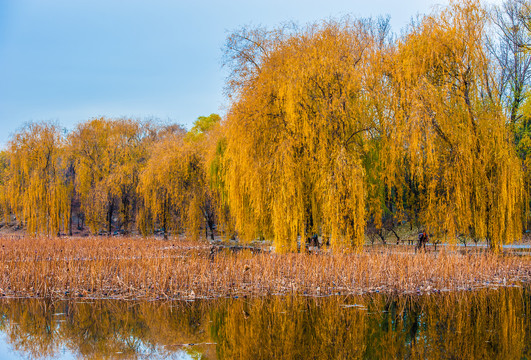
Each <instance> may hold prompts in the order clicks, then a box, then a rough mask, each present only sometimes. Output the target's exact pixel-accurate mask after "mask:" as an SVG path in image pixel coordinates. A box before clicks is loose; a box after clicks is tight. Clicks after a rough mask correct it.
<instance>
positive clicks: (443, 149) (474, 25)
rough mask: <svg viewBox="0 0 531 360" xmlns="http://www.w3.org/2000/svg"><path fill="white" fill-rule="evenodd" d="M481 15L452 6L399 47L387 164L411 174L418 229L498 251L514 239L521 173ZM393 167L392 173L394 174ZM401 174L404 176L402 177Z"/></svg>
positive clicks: (472, 7) (473, 5) (466, 6)
mask: <svg viewBox="0 0 531 360" xmlns="http://www.w3.org/2000/svg"><path fill="white" fill-rule="evenodd" d="M485 24H486V14H485V11H484V10H483V9H482V8H481V7H480V6H479V4H478V3H477V2H474V1H464V2H462V3H452V5H451V6H449V7H448V8H446V9H444V10H443V11H441V12H440V13H438V14H435V15H434V16H427V17H425V18H424V19H423V20H422V22H421V23H420V24H419V26H417V27H415V28H414V29H413V30H412V31H411V33H410V34H409V35H407V36H406V37H405V38H404V39H402V41H400V43H399V45H398V50H397V53H396V56H395V57H394V58H393V63H394V64H395V66H394V70H393V73H392V76H391V77H390V79H391V83H392V85H391V89H392V92H391V94H392V96H393V99H394V100H393V101H394V106H393V107H392V108H391V113H392V114H393V116H392V118H391V123H390V124H391V126H389V130H390V131H392V133H391V136H390V137H389V139H391V140H392V141H389V142H387V143H386V147H385V148H384V149H383V152H384V153H385V154H386V156H384V157H382V158H383V159H385V166H386V167H387V168H388V169H390V170H388V172H389V173H392V172H394V173H395V174H399V176H393V177H389V178H387V181H388V184H387V185H388V186H393V185H395V186H396V185H397V183H398V184H399V182H400V181H402V186H404V187H405V186H406V184H405V183H404V180H405V176H404V174H405V173H407V174H410V176H411V178H412V179H413V183H414V186H415V188H416V189H417V192H416V198H415V202H416V203H418V204H419V217H420V222H421V223H422V224H424V225H425V226H426V228H427V229H428V230H429V231H430V232H433V233H435V234H436V235H437V236H439V237H444V238H447V239H449V240H451V239H454V238H455V236H456V234H458V233H465V234H468V235H470V236H472V237H475V238H480V239H486V240H487V241H489V242H490V244H491V246H492V247H494V248H498V247H499V246H500V244H502V243H504V242H510V241H512V240H514V239H517V238H518V237H520V236H521V231H522V227H521V226H522V222H521V220H522V217H521V214H522V212H521V208H522V204H523V192H522V189H523V186H522V181H523V180H522V171H521V168H520V165H519V161H518V158H517V157H516V154H515V150H514V147H513V146H512V139H511V133H510V132H509V131H508V129H507V127H506V123H507V118H506V117H505V116H504V113H503V110H502V107H501V104H500V101H499V96H497V94H495V93H494V92H495V89H496V86H495V84H494V83H493V81H494V78H493V76H492V71H491V64H490V63H489V59H488V57H487V56H486V54H485V49H484V43H483V39H484V29H485ZM392 169H395V170H394V171H393V170H392ZM400 169H401V171H402V173H400Z"/></svg>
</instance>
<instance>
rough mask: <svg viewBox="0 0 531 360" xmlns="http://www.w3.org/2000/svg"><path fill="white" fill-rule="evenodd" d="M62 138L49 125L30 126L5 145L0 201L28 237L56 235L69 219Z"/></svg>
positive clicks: (58, 132)
mask: <svg viewBox="0 0 531 360" xmlns="http://www.w3.org/2000/svg"><path fill="white" fill-rule="evenodd" d="M63 153H64V138H63V136H62V134H61V131H60V129H59V128H58V127H57V126H55V125H53V124H49V123H40V124H30V125H28V126H26V127H24V128H23V129H22V130H21V131H20V132H18V133H17V134H16V135H15V136H14V137H13V139H12V140H11V141H10V142H9V150H8V152H7V154H6V153H4V156H6V155H7V156H6V158H4V159H3V162H2V163H3V164H2V165H3V166H4V167H5V166H6V162H7V168H4V170H3V179H2V180H3V189H2V190H3V196H6V197H7V199H5V200H7V201H3V203H4V205H6V206H7V209H9V210H8V211H10V212H12V213H13V214H14V215H15V216H16V218H17V221H18V222H19V223H20V224H22V225H25V226H26V227H27V230H28V232H29V233H31V234H36V233H43V234H48V235H56V234H57V233H58V232H59V231H60V230H64V229H65V228H66V226H67V224H68V223H69V216H70V209H69V206H70V203H69V201H68V199H69V197H70V189H71V188H70V186H69V184H68V182H67V179H66V177H65V168H64V164H65V162H64V157H63Z"/></svg>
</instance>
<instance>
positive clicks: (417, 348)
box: [0, 287, 531, 359]
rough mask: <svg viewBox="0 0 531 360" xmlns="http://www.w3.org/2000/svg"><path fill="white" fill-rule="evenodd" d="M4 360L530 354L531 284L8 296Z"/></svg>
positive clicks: (2, 319)
mask: <svg viewBox="0 0 531 360" xmlns="http://www.w3.org/2000/svg"><path fill="white" fill-rule="evenodd" d="M0 358H1V359H22V358H23V359H26V358H34V359H40V358H53V359H56V358H58V359H76V358H127V359H129V358H139V359H144V358H150V359H151V358H164V359H280V358H282V359H307V358H310V359H311V358H314V359H328V358H330V359H350V358H352V359H357V358H359V359H385V358H389V359H397V358H398V359H410V358H413V359H427V358H429V359H526V358H531V289H530V288H529V287H524V288H519V287H513V288H500V289H497V290H493V289H483V290H479V291H474V292H446V293H438V294H430V295H422V296H406V295H403V296H391V295H384V294H372V295H364V296H349V297H340V296H337V297H323V298H309V297H264V298H248V299H244V298H239V299H217V300H204V301H194V302H184V301H179V302H125V301H114V300H94V301H84V302H55V303H52V302H49V301H48V302H47V301H43V300H34V299H25V300H23V299H4V300H1V301H0Z"/></svg>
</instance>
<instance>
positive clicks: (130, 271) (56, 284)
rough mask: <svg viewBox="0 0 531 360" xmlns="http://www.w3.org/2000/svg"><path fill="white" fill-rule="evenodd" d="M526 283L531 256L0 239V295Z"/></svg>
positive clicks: (422, 288)
mask: <svg viewBox="0 0 531 360" xmlns="http://www.w3.org/2000/svg"><path fill="white" fill-rule="evenodd" d="M522 283H531V257H530V256H511V255H495V254H491V253H489V252H474V253H468V254H461V253H459V252H452V251H445V250H443V251H440V252H426V253H419V254H415V253H414V252H413V251H397V250H396V249H393V248H390V249H385V248H383V249H382V248H379V249H378V250H370V249H367V250H365V251H363V252H362V253H360V254H331V253H326V252H324V253H321V254H306V253H300V254H275V253H269V252H260V253H253V252H251V251H248V250H243V251H239V252H233V251H231V250H229V249H227V250H222V251H215V252H212V250H211V246H210V244H208V243H197V242H193V241H186V240H182V239H179V240H169V241H164V240H157V239H148V240H146V239H137V238H99V237H94V238H55V239H46V238H22V239H13V238H0V296H4V297H40V298H52V299H62V298H73V297H88V298H119V299H146V300H154V299H195V298H215V297H227V296H246V295H275V294H304V295H309V296H326V295H335V294H342V295H344V294H363V293H366V292H398V293H415V292H439V291H449V290H469V289H477V288H483V287H498V286H510V285H515V284H522Z"/></svg>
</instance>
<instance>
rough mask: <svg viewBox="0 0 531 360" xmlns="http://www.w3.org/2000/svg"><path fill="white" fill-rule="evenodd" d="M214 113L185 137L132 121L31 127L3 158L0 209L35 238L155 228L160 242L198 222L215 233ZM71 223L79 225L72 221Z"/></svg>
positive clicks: (171, 129) (175, 130)
mask: <svg viewBox="0 0 531 360" xmlns="http://www.w3.org/2000/svg"><path fill="white" fill-rule="evenodd" d="M219 121H220V118H219V116H218V115H215V114H212V115H211V116H209V117H200V118H199V119H198V120H197V121H196V126H194V128H193V129H192V130H191V131H189V132H186V131H185V130H184V129H183V128H182V127H180V126H177V125H171V126H162V125H156V124H154V123H151V122H141V121H136V120H130V119H118V120H111V119H105V118H101V119H94V120H91V121H88V122H85V123H81V124H79V125H78V126H77V127H76V129H75V130H74V131H72V132H71V133H69V134H65V133H64V131H62V130H61V129H60V128H59V127H58V126H57V125H54V124H50V123H39V124H29V125H28V126H26V127H25V128H24V129H22V130H21V131H20V132H19V133H17V134H16V135H15V136H14V137H13V138H12V140H11V141H10V142H9V147H8V149H7V150H6V151H4V152H2V154H1V160H2V161H1V204H2V210H3V212H4V217H5V221H6V222H10V221H12V217H13V218H14V220H15V221H16V222H18V223H19V226H21V227H26V228H27V230H28V232H30V233H32V234H38V233H44V234H51V235H55V234H58V233H69V234H72V228H73V227H74V226H76V224H75V222H77V226H78V227H82V226H84V225H85V224H86V225H87V226H88V227H89V228H90V230H91V232H93V233H102V232H105V233H108V234H111V233H112V232H113V231H116V230H121V231H123V232H126V233H127V232H130V231H132V230H135V229H138V230H140V231H141V232H142V233H143V234H149V233H153V232H154V231H155V229H157V230H158V231H161V232H162V233H163V234H164V236H167V234H168V233H169V232H171V231H184V230H185V229H189V230H190V232H191V233H192V234H194V235H197V232H198V229H199V228H200V227H201V225H202V224H201V220H202V219H203V218H205V219H207V225H208V227H209V228H210V230H213V226H214V220H213V206H214V205H213V204H214V200H213V199H211V192H210V191H209V190H208V189H209V187H208V186H207V178H206V172H205V158H204V151H205V148H206V144H207V143H208V142H209V138H208V134H207V133H208V132H209V130H213V129H215V128H216V127H217V126H219ZM74 220H76V221H74Z"/></svg>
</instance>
